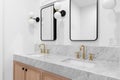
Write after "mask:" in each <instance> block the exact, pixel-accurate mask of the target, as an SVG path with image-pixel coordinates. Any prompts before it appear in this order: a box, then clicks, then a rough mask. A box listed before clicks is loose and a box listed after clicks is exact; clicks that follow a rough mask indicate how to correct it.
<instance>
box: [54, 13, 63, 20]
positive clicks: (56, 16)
mask: <svg viewBox="0 0 120 80" xmlns="http://www.w3.org/2000/svg"><path fill="white" fill-rule="evenodd" d="M54 17H55V18H56V19H61V18H62V16H61V13H60V12H55V14H54Z"/></svg>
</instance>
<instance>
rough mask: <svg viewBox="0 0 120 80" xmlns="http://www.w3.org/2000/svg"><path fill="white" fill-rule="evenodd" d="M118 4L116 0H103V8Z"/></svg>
mask: <svg viewBox="0 0 120 80" xmlns="http://www.w3.org/2000/svg"><path fill="white" fill-rule="evenodd" d="M115 6H116V0H103V8H105V9H113V8H115Z"/></svg>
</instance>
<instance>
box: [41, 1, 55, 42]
mask: <svg viewBox="0 0 120 80" xmlns="http://www.w3.org/2000/svg"><path fill="white" fill-rule="evenodd" d="M50 6H53V7H54V4H53V3H52V4H46V5H44V6H42V7H41V9H40V19H41V20H40V39H41V41H55V40H56V39H57V20H56V19H55V18H54V14H53V25H54V26H53V37H54V38H53V40H52V39H51V40H43V39H42V27H43V26H42V10H43V9H45V8H48V7H50ZM53 10H54V13H55V12H56V11H55V9H53Z"/></svg>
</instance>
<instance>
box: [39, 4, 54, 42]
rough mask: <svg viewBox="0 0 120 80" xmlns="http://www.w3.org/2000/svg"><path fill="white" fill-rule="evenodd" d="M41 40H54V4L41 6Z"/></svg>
mask: <svg viewBox="0 0 120 80" xmlns="http://www.w3.org/2000/svg"><path fill="white" fill-rule="evenodd" d="M40 13H41V40H42V41H53V40H56V19H55V18H54V13H55V9H54V4H52V5H47V6H43V7H42V8H41V12H40Z"/></svg>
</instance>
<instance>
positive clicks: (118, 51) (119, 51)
mask: <svg viewBox="0 0 120 80" xmlns="http://www.w3.org/2000/svg"><path fill="white" fill-rule="evenodd" d="M47 48H48V49H50V54H55V55H62V56H69V57H75V52H78V51H80V46H75V45H47ZM37 51H39V50H37ZM90 53H92V54H94V60H95V61H107V62H113V63H119V62H120V47H95V46H86V54H87V56H86V58H88V57H89V54H90ZM81 55H82V54H81Z"/></svg>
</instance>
